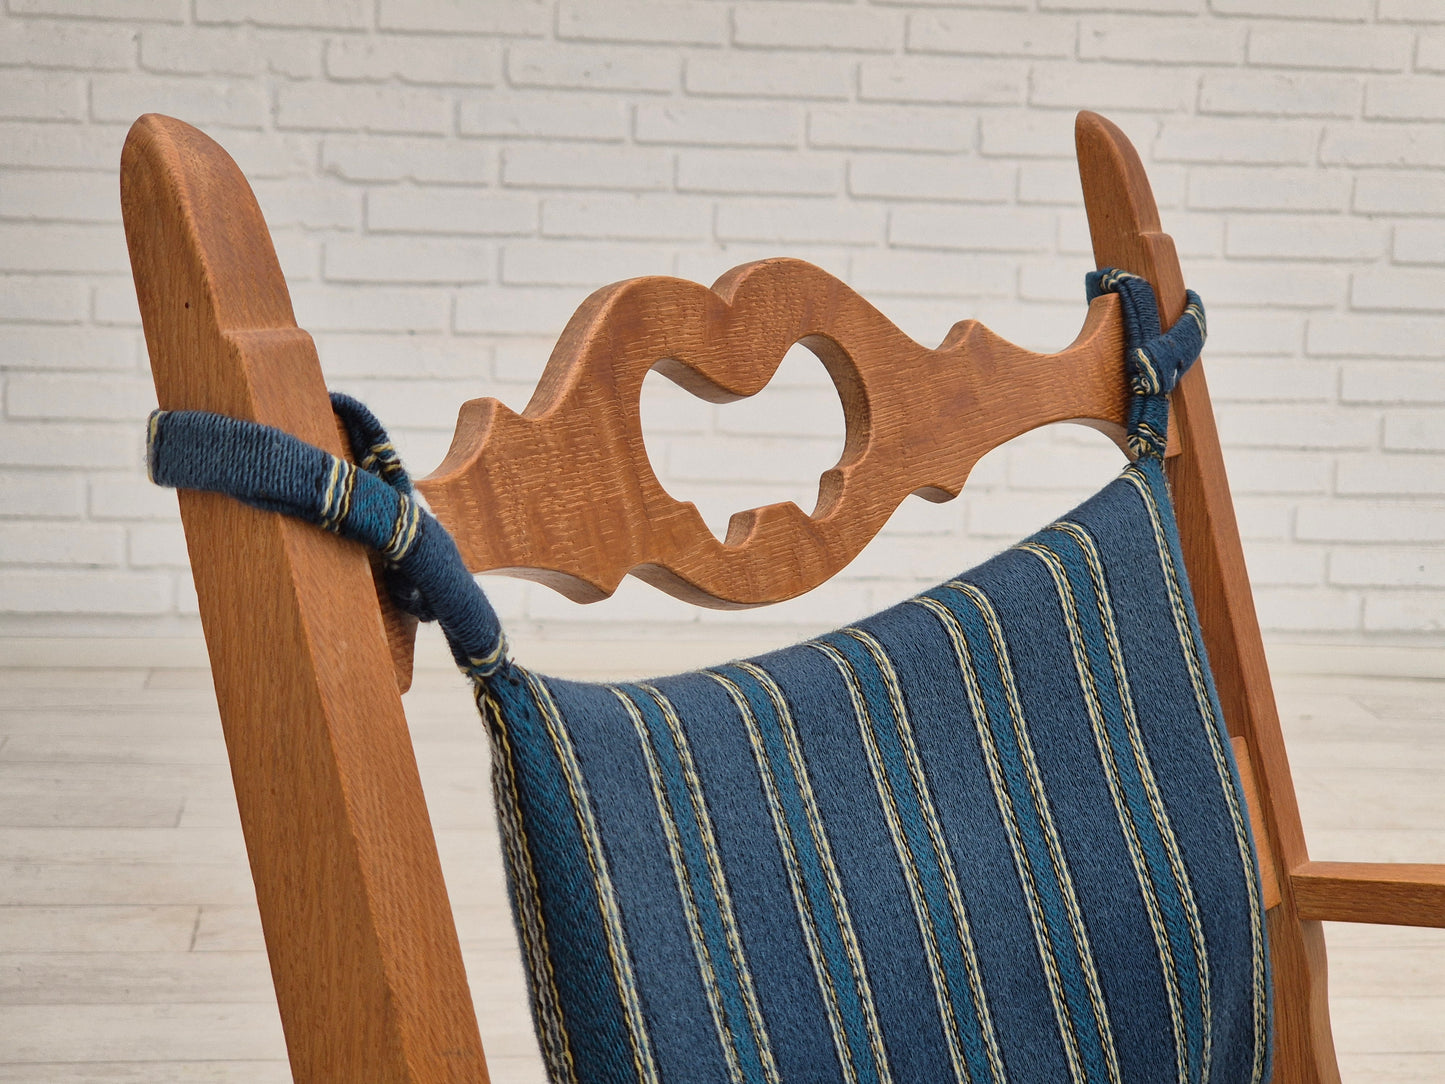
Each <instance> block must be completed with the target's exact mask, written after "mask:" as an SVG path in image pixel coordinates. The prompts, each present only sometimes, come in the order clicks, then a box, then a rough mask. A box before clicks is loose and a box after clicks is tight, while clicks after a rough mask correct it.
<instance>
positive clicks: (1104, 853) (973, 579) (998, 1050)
mask: <svg viewBox="0 0 1445 1084" xmlns="http://www.w3.org/2000/svg"><path fill="white" fill-rule="evenodd" d="M478 700H479V703H480V705H481V707H482V709H483V714H484V716H485V718H486V720H487V723H488V726H489V728H490V732H491V736H492V743H493V751H494V769H493V770H494V775H495V785H496V793H497V801H498V806H499V810H500V820H501V825H502V832H503V843H504V849H505V852H506V860H507V870H508V877H509V882H510V888H511V893H512V900H513V905H514V912H515V917H516V920H517V925H518V929H519V932H520V935H521V943H522V951H523V956H524V959H525V963H526V967H527V973H528V978H529V982H530V987H531V993H532V999H533V1008H534V1012H535V1016H536V1022H537V1027H538V1032H539V1036H540V1039H541V1044H542V1049H543V1053H544V1055H545V1058H546V1062H547V1066H548V1070H549V1072H550V1074H551V1076H552V1077H553V1079H554V1080H556V1081H567V1082H571V1081H576V1082H579V1084H593V1082H603V1081H607V1082H612V1081H638V1082H643V1084H648V1082H653V1081H661V1082H688V1084H705V1082H714V1081H715V1082H718V1084H726V1082H737V1081H749V1082H751V1081H763V1082H773V1081H779V1082H824V1081H828V1082H832V1081H842V1082H850V1084H851V1082H854V1081H883V1082H886V1081H893V1082H897V1084H903V1082H905V1081H906V1082H910V1084H913V1082H917V1084H940V1082H946V1081H959V1082H962V1081H975V1082H985V1081H1000V1082H1001V1081H1013V1082H1026V1084H1034V1082H1039V1084H1042V1082H1059V1081H1073V1082H1083V1081H1089V1082H1094V1081H1098V1082H1121V1084H1145V1082H1149V1084H1160V1082H1169V1081H1178V1082H1180V1084H1187V1082H1196V1081H1197V1082H1219V1084H1256V1082H1259V1081H1262V1080H1265V1079H1267V1078H1268V1071H1269V1069H1268V1064H1269V1035H1270V1015H1269V1013H1270V1009H1269V987H1268V974H1267V957H1266V950H1265V943H1264V936H1265V934H1264V921H1263V908H1262V904H1261V897H1260V889H1259V883H1258V874H1257V871H1256V865H1255V859H1254V855H1253V850H1252V842H1251V838H1250V834H1249V827H1248V818H1247V815H1246V811H1245V807H1244V801H1243V798H1242V796H1241V792H1240V786H1239V781H1238V778H1237V776H1236V770H1235V767H1234V764H1233V760H1232V757H1231V754H1230V748H1229V743H1228V737H1227V735H1226V732H1225V730H1224V727H1223V723H1222V718H1221V714H1220V709H1219V704H1218V701H1217V698H1216V696H1215V691H1214V686H1213V682H1212V679H1211V677H1210V673H1209V668H1208V665H1207V662H1206V660H1205V657H1204V650H1203V645H1202V642H1201V639H1200V635H1199V631H1198V627H1197V623H1196V619H1195V615H1194V609H1193V603H1192V601H1191V596H1190V593H1189V588H1188V584H1187V582H1186V580H1185V572H1184V567H1183V564H1182V561H1181V558H1180V553H1179V548H1178V541H1177V534H1176V528H1175V524H1174V517H1173V512H1172V508H1171V506H1170V502H1169V497H1168V493H1167V489H1166V487H1165V482H1164V476H1163V470H1162V462H1161V460H1160V459H1159V458H1157V457H1154V458H1147V457H1146V458H1143V459H1141V460H1140V461H1139V462H1138V463H1137V464H1135V465H1131V466H1130V467H1128V468H1127V469H1125V471H1124V472H1123V474H1122V475H1121V476H1120V477H1119V479H1118V480H1116V481H1114V482H1113V483H1112V484H1110V485H1109V486H1108V487H1107V488H1105V489H1104V490H1103V491H1101V492H1100V493H1099V494H1098V495H1096V496H1095V497H1093V498H1092V499H1091V500H1089V501H1088V502H1086V503H1085V504H1083V505H1082V506H1080V507H1079V508H1078V509H1076V510H1075V511H1074V512H1073V513H1071V514H1070V515H1068V516H1066V517H1065V518H1064V519H1062V520H1060V521H1059V522H1057V523H1055V524H1053V525H1052V526H1050V527H1048V528H1047V529H1045V530H1043V531H1041V532H1040V533H1038V534H1037V535H1035V536H1033V537H1032V538H1030V539H1028V540H1027V541H1025V542H1023V543H1021V544H1019V545H1018V546H1015V547H1014V548H1012V549H1010V550H1008V551H1007V552H1005V553H1003V554H1001V555H1000V556H998V557H996V558H994V559H993V560H991V561H989V562H988V563H986V564H984V565H982V566H980V567H979V568H976V569H974V570H972V571H970V572H968V573H965V574H963V575H961V576H960V577H958V578H957V579H955V580H951V581H949V582H948V583H946V584H943V585H942V586H940V587H938V588H935V589H934V590H932V591H929V592H927V593H925V594H923V595H920V596H918V597H917V598H914V599H912V600H910V601H908V602H905V603H903V604H901V605H898V606H895V607H893V608H892V609H889V610H886V611H884V612H883V613H880V614H878V615H876V616H874V617H871V618H868V619H867V620H864V621H861V622H859V623H858V624H856V625H854V626H851V627H848V628H845V629H841V630H840V631H838V632H834V633H831V634H829V635H826V636H822V637H820V638H818V639H816V640H812V641H809V642H807V643H803V644H799V645H797V646H794V647H790V648H787V649H786V650H783V651H778V652H774V653H772V654H768V655H764V656H761V657H759V658H756V659H753V660H750V661H744V662H734V663H729V664H727V665H723V666H718V667H715V668H712V669H710V670H704V671H700V672H697V673H691V674H682V675H678V676H675V677H668V678H662V679H658V680H656V681H652V682H643V683H637V684H619V685H595V684H582V683H577V682H571V681H560V680H555V679H551V678H547V677H543V676H542V675H539V674H534V673H531V672H530V671H527V670H525V669H524V668H523V667H521V666H518V665H515V664H512V663H504V664H503V665H502V667H501V669H500V670H498V671H497V672H496V673H495V674H494V675H493V676H492V678H491V679H490V680H489V681H488V682H486V683H485V684H484V685H481V686H479V695H478Z"/></svg>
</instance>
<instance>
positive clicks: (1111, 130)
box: [1075, 112, 1340, 1084]
mask: <svg viewBox="0 0 1445 1084" xmlns="http://www.w3.org/2000/svg"><path fill="white" fill-rule="evenodd" d="M1075 139H1076V143H1077V148H1078V156H1079V174H1080V178H1081V180H1082V182H1083V189H1084V203H1085V205H1086V207H1087V210H1088V216H1089V230H1090V233H1091V234H1092V237H1093V245H1094V259H1095V262H1096V264H1097V265H1098V266H1099V267H1119V268H1122V269H1124V270H1126V271H1131V272H1133V273H1134V274H1137V275H1142V276H1143V277H1144V278H1147V279H1148V280H1149V281H1150V282H1151V283H1153V285H1154V289H1155V292H1156V294H1157V297H1158V303H1159V315H1160V319H1161V322H1162V324H1163V326H1164V327H1169V326H1170V325H1172V324H1173V322H1174V321H1175V320H1177V319H1178V318H1179V316H1180V315H1181V314H1182V313H1183V311H1184V306H1185V298H1184V277H1183V273H1182V271H1181V270H1180V267H1179V258H1178V255H1177V254H1176V252H1175V250H1174V242H1173V240H1172V239H1171V238H1170V237H1169V235H1168V234H1166V233H1164V232H1163V231H1162V230H1161V228H1160V224H1159V211H1158V208H1157V206H1156V205H1155V203H1154V196H1153V193H1152V191H1151V190H1150V187H1149V180H1148V177H1147V176H1146V175H1145V172H1144V167H1143V165H1142V163H1141V162H1140V161H1139V156H1138V153H1137V152H1136V151H1135V150H1134V147H1133V145H1132V144H1131V143H1130V142H1129V140H1128V138H1127V137H1126V136H1125V135H1124V133H1123V132H1121V131H1120V130H1119V129H1118V128H1117V127H1116V126H1115V125H1114V124H1112V123H1110V122H1109V121H1107V120H1105V119H1104V118H1103V117H1100V116H1098V115H1097V114H1094V113H1088V112H1085V113H1080V114H1079V117H1078V122H1077V124H1076V127H1075ZM1172 405H1173V408H1174V409H1173V421H1172V424H1173V426H1176V427H1177V429H1178V438H1179V454H1178V455H1175V456H1172V457H1171V458H1170V459H1169V460H1168V461H1167V470H1168V475H1169V482H1170V488H1171V489H1172V491H1173V497H1174V508H1175V515H1176V518H1177V520H1178V523H1179V535H1180V540H1181V545H1182V549H1183V552H1184V563H1185V566H1186V568H1187V569H1188V572H1189V579H1190V583H1191V586H1192V587H1193V590H1194V603H1195V606H1196V608H1197V610H1198V613H1199V623H1200V628H1201V630H1202V631H1203V634H1204V642H1205V646H1206V648H1207V649H1208V652H1209V662H1210V666H1211V668H1212V669H1213V671H1214V678H1215V684H1216V686H1217V687H1218V690H1219V699H1220V703H1221V706H1222V707H1223V709H1224V717H1225V721H1226V723H1227V725H1228V727H1229V732H1230V734H1231V735H1233V736H1235V737H1236V738H1237V739H1243V742H1244V746H1245V749H1246V751H1247V754H1248V758H1249V762H1250V766H1251V767H1252V769H1253V776H1254V780H1255V784H1256V790H1257V794H1258V804H1259V806H1260V807H1261V808H1259V809H1257V810H1255V811H1254V813H1255V814H1256V816H1255V817H1254V818H1253V819H1254V823H1255V824H1256V826H1257V827H1258V826H1263V828H1264V831H1265V834H1266V836H1267V840H1266V841H1265V846H1267V847H1268V849H1269V851H1270V852H1271V853H1272V854H1273V856H1274V860H1275V862H1276V863H1278V882H1279V884H1278V887H1279V891H1280V902H1279V903H1278V904H1276V905H1275V906H1274V907H1272V908H1271V909H1270V911H1269V913H1268V920H1269V939H1270V960H1271V967H1272V970H1273V978H1274V989H1275V1009H1274V1031H1275V1052H1274V1066H1275V1068H1274V1080H1275V1081H1276V1084H1339V1079H1340V1075H1339V1068H1338V1066H1337V1064H1336V1061H1335V1050H1334V1040H1333V1038H1332V1036H1331V1032H1330V1017H1329V1004H1328V998H1327V990H1326V975H1325V945H1324V933H1323V930H1322V929H1321V926H1320V924H1319V923H1318V922H1307V921H1302V920H1301V918H1300V914H1299V909H1298V906H1297V904H1296V900H1295V896H1294V891H1293V889H1292V888H1291V886H1290V878H1289V872H1290V871H1291V870H1293V869H1296V868H1298V867H1299V866H1300V865H1301V864H1302V863H1304V862H1306V861H1308V856H1307V854H1306V851H1305V841H1304V830H1303V828H1302V826H1301V824H1300V817H1299V806H1298V804H1297V802H1296V800H1295V793H1294V784H1293V782H1292V781H1291V778H1290V771H1289V761H1288V759H1287V758H1286V755H1285V748H1284V739H1283V735H1282V734H1281V731H1280V726H1279V715H1278V711H1277V709H1276V707H1275V701H1274V692H1273V690H1272V688H1271V686H1270V679H1269V667H1268V665H1267V664H1266V661H1265V655H1264V643H1263V640H1262V639H1261V637H1260V631H1259V620H1258V618H1257V617H1256V615H1255V611H1254V598H1253V595H1252V594H1251V592H1250V586H1249V576H1248V572H1247V571H1246V569H1245V564H1244V553H1243V549H1242V548H1241V545H1240V540H1239V527H1238V524H1237V523H1236V522H1235V517H1234V505H1233V502H1232V500H1231V499H1230V495H1229V483H1228V480H1227V478H1226V476H1225V471H1224V457H1223V454H1222V452H1221V450H1220V446H1219V434H1218V432H1217V431H1216V429H1215V425H1214V412H1213V410H1212V408H1211V406H1210V401H1209V389H1208V386H1207V384H1206V383H1205V377H1204V368H1203V366H1202V365H1195V366H1194V368H1193V369H1192V370H1190V372H1189V373H1188V374H1187V375H1186V376H1185V377H1184V379H1183V380H1182V381H1180V383H1179V387H1178V388H1177V389H1176V391H1175V393H1174V397H1173V403H1172ZM1236 747H1237V746H1236Z"/></svg>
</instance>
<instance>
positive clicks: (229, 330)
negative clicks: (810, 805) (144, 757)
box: [121, 115, 487, 1084]
mask: <svg viewBox="0 0 1445 1084" xmlns="http://www.w3.org/2000/svg"><path fill="white" fill-rule="evenodd" d="M121 202H122V209H123V213H124V218H125V227H126V239H127V242H128V244H129V247H130V255H131V265H132V269H133V271H134V275H135V282H136V290H137V294H138V295H139V299H140V308H141V316H142V320H143V322H144V326H145V333H146V343H147V346H148V347H149V349H150V356H151V364H152V369H153V371H154V375H155V381H156V389H157V393H158V395H159V398H160V403H161V405H162V406H163V407H165V408H169V409H197V410H212V411H218V412H220V413H223V414H228V415H231V416H233V417H238V418H246V419H250V420H254V421H258V422H263V423H265V424H269V425H274V426H278V427H280V428H282V429H285V430H286V431H288V432H290V433H293V434H295V435H296V436H298V437H300V438H301V439H302V440H305V441H309V442H310V443H312V444H315V445H318V446H320V447H322V448H325V449H326V450H328V451H330V452H332V453H334V454H340V453H341V452H342V446H341V442H340V440H339V437H338V434H337V431H336V426H335V423H334V421H333V415H332V412H331V407H330V403H329V401H328V400H327V396H326V388H325V386H324V384H323V383H322V379H321V370H320V367H319V365H318V363H317V358H316V352H315V347H314V346H313V344H312V342H311V338H310V336H308V335H307V334H306V333H305V332H304V331H301V330H300V329H299V328H297V327H296V322H295V319H294V317H293V315H292V310H291V304H290V299H289V296H288V294H287V292H286V287H285V282H284V280H283V278H282V276H281V270H280V267H279V266H278V264H277V262H276V257H275V253H274V251H273V249H272V246H271V241H270V236H269V234H268V232H267V230H266V225H265V222H264V220H263V219H262V217H261V213H260V210H259V208H258V207H257V206H256V202H255V199H254V197H253V196H252V194H251V190H250V187H249V186H248V185H247V183H246V180H245V178H244V177H242V175H241V173H240V171H239V170H238V169H237V168H236V165H235V163H234V162H233V161H231V159H230V157H229V156H228V155H227V154H226V153H225V151H223V150H222V149H221V148H220V147H219V146H217V145H216V144H215V143H214V142H212V141H211V140H210V139H208V138H207V137H206V136H204V135H202V134H201V133H200V132H198V131H197V130H195V129H194V128H191V127H189V126H188V125H185V124H182V123H180V122H179V121H175V120H171V119H169V118H165V117H159V116H154V115H151V116H146V117H142V118H141V119H140V120H138V121H137V122H136V123H135V125H134V127H132V129H131V132H130V135H129V137H128V138H127V140H126V144H125V149H124V152H123V155H122V159H121ZM180 503H181V516H182V520H183V522H184V525H185V530H186V541H187V545H188V547H189V550H190V554H191V563H192V569H193V572H194V575H195V580H196V590H197V594H198V596H199V599H200V609H201V619H202V622H203V624H204V627H205V632H206V640H207V644H208V647H209V650H210V655H211V663H212V671H213V675H214V680H215V684H216V697H217V701H218V704H219V707H220V712H221V718H222V724H223V727H224V730H225V736H226V745H227V750H228V753H229V756H230V760H231V767H232V774H233V777H234V781H235V786H236V797H237V802H238V805H239V807H240V812H241V817H242V823H243V828H244V832H245V838H246V846H247V852H248V855H249V858H250V863H251V870H252V874H253V877H254V880H255V885H256V895H257V900H258V903H259V905H260V911H261V917H262V922H263V926H264V929H265V934H266V944H267V951H268V954H269V956H270V961H271V970H272V977H273V978H274V980H275V984H276V993H277V999H278V1002H279V1004H280V1010H281V1017H282V1022H283V1025H284V1030H285V1033H286V1042H287V1047H288V1050H289V1053H290V1059H291V1064H292V1070H293V1072H294V1074H295V1079H296V1080H298V1081H304V1082H322V1081H326V1082H334V1081H386V1082H407V1084H421V1082H428V1084H430V1082H440V1081H449V1082H451V1081H455V1082H461V1081H467V1082H469V1084H475V1082H477V1081H485V1080H486V1079H487V1074H486V1065H485V1062H484V1059H483V1056H482V1049H481V1040H480V1038H479V1036H478V1032H477V1026H476V1020H475V1017H474V1016H473V1013H472V1008H471V999H470V995H469V992H468V988H467V982H466V975H465V972H464V971H463V967H462V959H461V953H460V949H459V948H458V944H457V937H456V930H455V927H454V925H453V922H452V915H451V909H450V906H449V904H448V901H447V895H446V889H445V886H444V885H443V883H442V875H441V867H440V864H439V862H438V859H437V852H436V846H435V842H434V839H433V835H432V830H431V825H430V822H429V820H428V816H427V810H426V805H425V802H424V800H423V797H422V790H421V783H420V779H419V777H418V775H417V769H416V762H415V759H414V757H413V754H412V748H411V742H410V738H409V735H408V733H407V727H406V719H405V717H404V715H403V713H402V708H401V701H400V697H399V695H398V692H397V684H396V682H395V681H394V680H393V676H392V673H393V672H392V663H391V656H390V653H389V651H388V646H387V638H386V634H385V631H384V628H383V621H382V617H381V610H380V608H379V606H378V600H377V595H376V591H375V587H374V583H373V578H372V574H371V570H370V567H369V565H368V562H367V556H366V554H365V552H364V551H363V550H362V549H361V547H360V546H357V545H355V544H352V543H348V542H344V541H342V540H340V539H338V538H336V537H334V536H332V535H329V534H326V533H325V532H322V531H318V530H316V529H315V528H314V527H311V526H310V525H308V524H304V523H300V522H297V521H292V520H289V519H286V518H284V517H281V516H276V515H272V514H269V513H264V512H259V511H256V510H254V509H252V508H249V507H247V506H245V505H242V504H240V503H239V502H237V501H233V500H230V499H228V498H225V497H221V496H218V495H214V494H208V493H198V492H184V491H183V492H182V493H181V494H180Z"/></svg>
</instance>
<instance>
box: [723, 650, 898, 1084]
mask: <svg viewBox="0 0 1445 1084" xmlns="http://www.w3.org/2000/svg"><path fill="white" fill-rule="evenodd" d="M736 665H737V667H738V669H740V670H742V671H743V672H745V673H747V674H749V675H751V676H752V677H753V679H754V680H756V681H757V683H758V684H759V685H761V686H762V688H763V691H764V692H765V693H767V696H768V699H769V700H770V701H771V702H772V705H773V711H774V712H776V713H777V717H778V725H779V728H780V730H781V732H782V737H783V743H784V744H785V745H786V746H787V749H788V759H789V761H791V763H792V766H793V775H794V777H796V779H797V780H798V795H799V798H800V799H801V803H802V806H803V809H804V811H805V815H806V816H807V818H808V830H809V833H810V834H811V835H812V837H813V848H814V850H816V851H817V853H818V860H819V862H820V863H821V865H822V867H823V880H824V882H825V883H826V884H827V886H828V898H829V900H830V902H831V903H832V905H833V911H834V914H835V915H836V917H837V922H838V932H839V934H840V935H841V937H842V941H843V949H844V951H845V952H846V953H847V956H848V966H849V968H850V969H851V970H852V972H853V982H854V985H855V986H856V988H857V991H858V1001H859V1003H860V1004H861V1006H862V1009H863V1020H864V1027H865V1028H866V1029H867V1032H868V1048H869V1050H871V1051H872V1054H873V1063H874V1066H875V1067H876V1068H877V1070H878V1079H879V1081H880V1084H892V1080H893V1070H892V1068H891V1066H890V1065H889V1062H888V1050H887V1047H886V1046H884V1043H883V1026H882V1025H881V1024H880V1023H879V1021H878V1009H877V1006H876V1005H875V1004H874V1002H873V987H872V986H871V984H870V983H869V981H868V967H867V964H866V963H865V962H864V960H863V950H862V948H860V947H859V944H858V934H857V932H856V931H855V930H854V928H853V916H852V914H851V913H850V911H849V909H848V897H847V895H846V894H845V893H844V891H843V880H842V878H841V877H840V876H839V875H838V865H837V863H836V862H835V861H834V860H833V846H832V844H831V843H830V842H829V841H828V833H827V830H826V828H825V826H824V824H823V812H822V810H821V809H819V808H818V799H817V797H816V795H814V793H813V783H812V778H811V777H810V776H809V774H808V763H807V760H806V758H805V757H804V756H803V745H802V742H801V741H800V740H799V738H798V731H797V727H796V726H795V725H794V723H793V711H792V709H791V708H790V707H788V701H787V699H786V698H785V697H784V696H783V690H782V689H781V688H779V687H778V683H777V682H776V681H774V680H773V675H772V674H770V673H768V672H767V671H766V670H764V669H763V668H762V667H761V666H758V665H757V664H755V663H751V662H740V663H737V664H736Z"/></svg>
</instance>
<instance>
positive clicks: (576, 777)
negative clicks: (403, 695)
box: [516, 667, 659, 1084]
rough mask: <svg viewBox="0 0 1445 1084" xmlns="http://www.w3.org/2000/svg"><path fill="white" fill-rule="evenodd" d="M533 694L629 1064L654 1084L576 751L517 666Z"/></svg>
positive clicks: (533, 681)
mask: <svg viewBox="0 0 1445 1084" xmlns="http://www.w3.org/2000/svg"><path fill="white" fill-rule="evenodd" d="M516 672H517V673H518V674H520V675H521V676H522V678H523V680H524V681H525V682H526V684H527V689H528V691H529V692H530V693H531V694H532V700H533V703H535V704H536V706H537V710H538V712H539V713H540V714H541V717H542V721H543V723H544V724H545V726H546V728H547V736H548V738H550V739H551V742H552V748H553V750H554V751H555V752H556V754H557V762H558V764H559V765H560V767H561V769H562V777H563V779H564V780H565V781H566V784H567V793H568V796H569V797H570V799H571V801H572V812H573V814H574V815H575V816H576V818H577V826H578V828H579V829H580V830H581V834H582V841H583V844H584V850H585V851H586V856H587V864H588V866H589V868H590V869H591V871H592V880H593V882H594V884H595V885H596V887H597V903H598V910H599V912H600V914H601V917H602V928H603V930H604V931H605V933H606V937H607V956H608V962H609V963H610V964H611V968H612V976H613V979H614V980H615V981H616V983H617V990H618V994H619V996H620V998H621V1001H622V1014H623V1017H624V1019H626V1021H627V1035H628V1039H629V1042H630V1045H631V1047H632V1061H633V1066H634V1067H635V1068H636V1070H637V1077H638V1079H639V1080H640V1081H642V1084H659V1081H658V1074H657V1063H656V1061H655V1059H654V1058H653V1054H652V1040H651V1037H650V1036H649V1035H648V1032H647V1021H646V1020H645V1019H644V1017H643V1015H642V1001H641V998H640V997H639V996H638V993H637V976H636V973H635V972H634V971H633V968H632V955H631V953H630V952H629V951H628V948H627V934H626V931H625V930H624V929H623V927H622V911H621V908H620V907H619V906H618V903H617V890H616V888H615V887H614V886H613V884H612V871H611V869H610V868H609V866H608V863H607V854H606V852H605V851H604V850H603V849H602V833H601V832H600V831H599V829H598V827H597V819H596V816H595V815H594V813H593V810H592V800H591V798H590V797H589V796H588V794H587V783H586V778H585V777H584V775H583V773H582V766H581V764H580V763H579V762H578V760H577V750H576V749H575V748H574V747H573V745H572V737H571V735H570V734H569V733H568V732H567V727H566V724H565V723H563V721H562V714H561V712H560V711H558V709H557V704H556V701H554V700H553V699H552V692H551V690H550V689H548V688H547V686H546V684H545V683H544V682H542V681H539V680H538V679H537V678H536V677H535V676H534V675H533V674H531V673H528V672H527V671H525V670H523V669H521V667H517V670H516Z"/></svg>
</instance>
